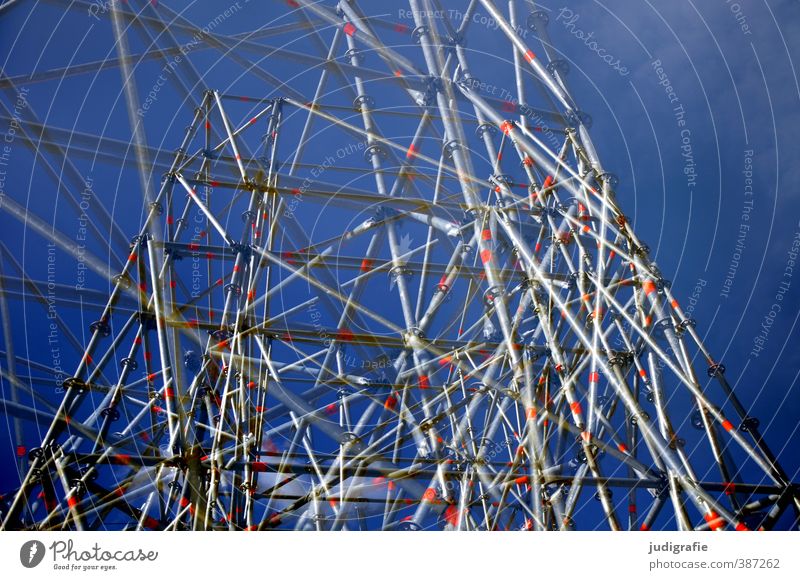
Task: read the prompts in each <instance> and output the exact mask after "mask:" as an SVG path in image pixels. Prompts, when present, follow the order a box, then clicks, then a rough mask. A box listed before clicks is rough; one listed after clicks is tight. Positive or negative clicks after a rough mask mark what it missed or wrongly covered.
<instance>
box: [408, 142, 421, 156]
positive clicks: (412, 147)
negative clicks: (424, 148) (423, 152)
mask: <svg viewBox="0 0 800 580" xmlns="http://www.w3.org/2000/svg"><path fill="white" fill-rule="evenodd" d="M418 152H419V150H418V149H417V146H416V145H414V144H413V143H412V144H411V145H409V146H408V151H406V157H407V158H409V159H410V158H412V157H414V156H415V155H416V154H417V153H418Z"/></svg>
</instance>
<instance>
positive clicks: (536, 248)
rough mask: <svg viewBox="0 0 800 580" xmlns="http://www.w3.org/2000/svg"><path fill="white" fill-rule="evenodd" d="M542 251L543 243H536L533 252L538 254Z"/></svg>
mask: <svg viewBox="0 0 800 580" xmlns="http://www.w3.org/2000/svg"><path fill="white" fill-rule="evenodd" d="M541 249H542V243H541V242H536V245H535V246H534V248H533V252H534V253H536V254H538V253H539V250H541Z"/></svg>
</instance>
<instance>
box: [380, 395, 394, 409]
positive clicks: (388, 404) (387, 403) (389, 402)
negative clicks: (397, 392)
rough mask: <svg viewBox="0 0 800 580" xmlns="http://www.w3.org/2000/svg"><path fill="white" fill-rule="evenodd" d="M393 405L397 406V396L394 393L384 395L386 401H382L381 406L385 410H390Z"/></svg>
mask: <svg viewBox="0 0 800 580" xmlns="http://www.w3.org/2000/svg"><path fill="white" fill-rule="evenodd" d="M395 407H397V397H395V396H394V395H389V396H388V397H386V401H385V402H384V403H383V408H384V409H386V410H387V411H392V410H394V408H395Z"/></svg>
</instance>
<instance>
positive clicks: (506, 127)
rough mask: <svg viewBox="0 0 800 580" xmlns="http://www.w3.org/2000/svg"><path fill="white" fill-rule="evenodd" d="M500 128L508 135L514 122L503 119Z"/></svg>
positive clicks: (512, 128)
mask: <svg viewBox="0 0 800 580" xmlns="http://www.w3.org/2000/svg"><path fill="white" fill-rule="evenodd" d="M500 130H502V131H503V133H505V134H506V135H510V134H511V131H513V130H514V124H513V123H512V122H510V121H503V123H502V124H501V125H500Z"/></svg>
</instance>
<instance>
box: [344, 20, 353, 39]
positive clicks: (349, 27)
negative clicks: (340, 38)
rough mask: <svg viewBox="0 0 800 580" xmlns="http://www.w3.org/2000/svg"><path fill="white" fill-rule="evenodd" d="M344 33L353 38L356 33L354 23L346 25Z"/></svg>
mask: <svg viewBox="0 0 800 580" xmlns="http://www.w3.org/2000/svg"><path fill="white" fill-rule="evenodd" d="M344 33H345V34H346V35H347V36H353V35H354V34H355V33H356V27H355V26H353V23H352V22H348V23H346V24H345V25H344Z"/></svg>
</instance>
